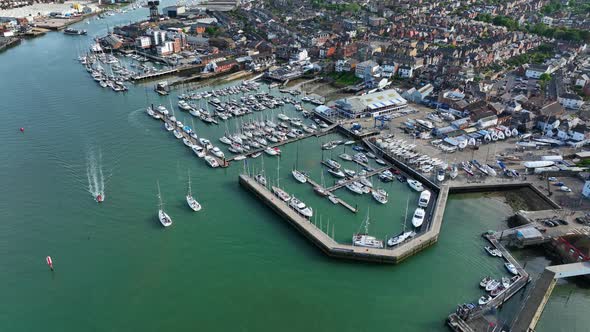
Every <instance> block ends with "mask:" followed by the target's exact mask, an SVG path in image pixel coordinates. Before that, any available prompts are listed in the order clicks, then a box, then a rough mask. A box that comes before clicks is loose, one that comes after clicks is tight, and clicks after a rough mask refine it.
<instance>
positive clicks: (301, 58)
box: [289, 48, 309, 64]
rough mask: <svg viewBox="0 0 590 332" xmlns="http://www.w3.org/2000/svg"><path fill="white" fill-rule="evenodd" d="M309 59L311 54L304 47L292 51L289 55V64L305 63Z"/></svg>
mask: <svg viewBox="0 0 590 332" xmlns="http://www.w3.org/2000/svg"><path fill="white" fill-rule="evenodd" d="M308 60H309V56H308V55H307V50H306V49H304V48H302V49H300V50H299V51H296V52H293V53H291V56H290V57H289V64H294V63H303V62H305V61H308Z"/></svg>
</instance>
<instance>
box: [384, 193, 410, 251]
mask: <svg viewBox="0 0 590 332" xmlns="http://www.w3.org/2000/svg"><path fill="white" fill-rule="evenodd" d="M409 205H410V197H408V199H407V201H406V216H405V217H404V229H403V230H402V232H401V233H400V234H398V235H397V236H394V237H392V238H390V239H389V240H387V245H388V246H390V247H393V246H396V245H398V244H400V243H402V242H404V241H405V240H407V239H410V238H413V237H414V236H416V232H414V231H406V222H407V221H408V206H409Z"/></svg>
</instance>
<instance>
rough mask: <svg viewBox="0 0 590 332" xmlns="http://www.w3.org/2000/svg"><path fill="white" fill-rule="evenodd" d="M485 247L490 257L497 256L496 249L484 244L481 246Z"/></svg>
mask: <svg viewBox="0 0 590 332" xmlns="http://www.w3.org/2000/svg"><path fill="white" fill-rule="evenodd" d="M483 248H484V249H485V251H486V252H487V253H488V254H489V255H490V256H492V257H498V254H497V253H496V249H494V248H492V247H490V246H485V247H483Z"/></svg>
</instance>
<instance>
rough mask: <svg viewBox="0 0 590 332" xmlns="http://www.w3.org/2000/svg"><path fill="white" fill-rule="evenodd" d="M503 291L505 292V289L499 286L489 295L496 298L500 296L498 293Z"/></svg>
mask: <svg viewBox="0 0 590 332" xmlns="http://www.w3.org/2000/svg"><path fill="white" fill-rule="evenodd" d="M505 290H506V288H505V287H504V286H503V285H499V286H498V287H496V289H494V290H492V291H491V292H490V295H492V297H496V296H498V295H500V293H502V292H503V291H505Z"/></svg>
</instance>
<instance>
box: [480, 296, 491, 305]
mask: <svg viewBox="0 0 590 332" xmlns="http://www.w3.org/2000/svg"><path fill="white" fill-rule="evenodd" d="M491 300H492V297H491V296H489V295H484V296H482V297H480V298H479V300H478V301H477V303H478V304H479V305H486V304H488V303H489V302H490V301H491Z"/></svg>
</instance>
